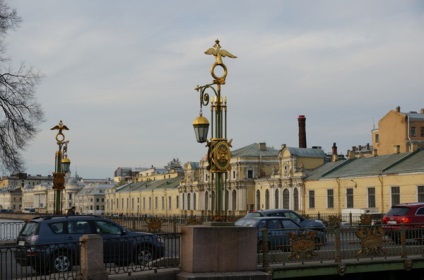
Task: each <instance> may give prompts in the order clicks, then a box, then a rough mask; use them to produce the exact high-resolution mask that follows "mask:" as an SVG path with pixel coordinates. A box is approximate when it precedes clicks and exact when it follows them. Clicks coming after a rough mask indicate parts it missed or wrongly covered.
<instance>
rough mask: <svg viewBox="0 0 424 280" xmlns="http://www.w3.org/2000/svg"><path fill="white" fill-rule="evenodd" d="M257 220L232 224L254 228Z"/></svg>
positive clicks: (243, 220)
mask: <svg viewBox="0 0 424 280" xmlns="http://www.w3.org/2000/svg"><path fill="white" fill-rule="evenodd" d="M257 221H258V220H255V219H240V220H238V221H236V222H235V223H234V225H236V226H245V227H254V226H255V225H256V223H257Z"/></svg>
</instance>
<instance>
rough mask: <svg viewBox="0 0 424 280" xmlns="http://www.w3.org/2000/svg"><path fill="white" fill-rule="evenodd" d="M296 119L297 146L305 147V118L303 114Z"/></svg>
mask: <svg viewBox="0 0 424 280" xmlns="http://www.w3.org/2000/svg"><path fill="white" fill-rule="evenodd" d="M297 121H298V123H299V148H306V118H305V116H304V115H299V117H298V118H297Z"/></svg>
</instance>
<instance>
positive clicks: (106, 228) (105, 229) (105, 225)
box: [94, 221, 122, 235]
mask: <svg viewBox="0 0 424 280" xmlns="http://www.w3.org/2000/svg"><path fill="white" fill-rule="evenodd" d="M94 223H95V225H96V232H97V233H100V234H116V235H121V233H122V232H121V229H120V228H119V227H117V226H116V225H114V224H111V223H109V222H105V221H94Z"/></svg>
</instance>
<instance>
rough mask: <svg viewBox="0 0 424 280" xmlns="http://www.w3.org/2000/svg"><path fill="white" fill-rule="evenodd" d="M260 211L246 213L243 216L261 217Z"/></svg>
mask: <svg viewBox="0 0 424 280" xmlns="http://www.w3.org/2000/svg"><path fill="white" fill-rule="evenodd" d="M261 216H262V215H261V213H258V212H250V213H248V214H247V215H246V216H244V217H245V218H251V217H261Z"/></svg>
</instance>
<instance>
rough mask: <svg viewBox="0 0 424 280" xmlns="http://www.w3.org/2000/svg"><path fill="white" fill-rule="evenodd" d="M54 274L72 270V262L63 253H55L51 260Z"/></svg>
mask: <svg viewBox="0 0 424 280" xmlns="http://www.w3.org/2000/svg"><path fill="white" fill-rule="evenodd" d="M52 268H53V269H54V272H67V271H70V270H72V262H71V258H70V257H69V255H68V254H67V253H65V252H57V253H56V254H55V255H54V257H53V260H52Z"/></svg>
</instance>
